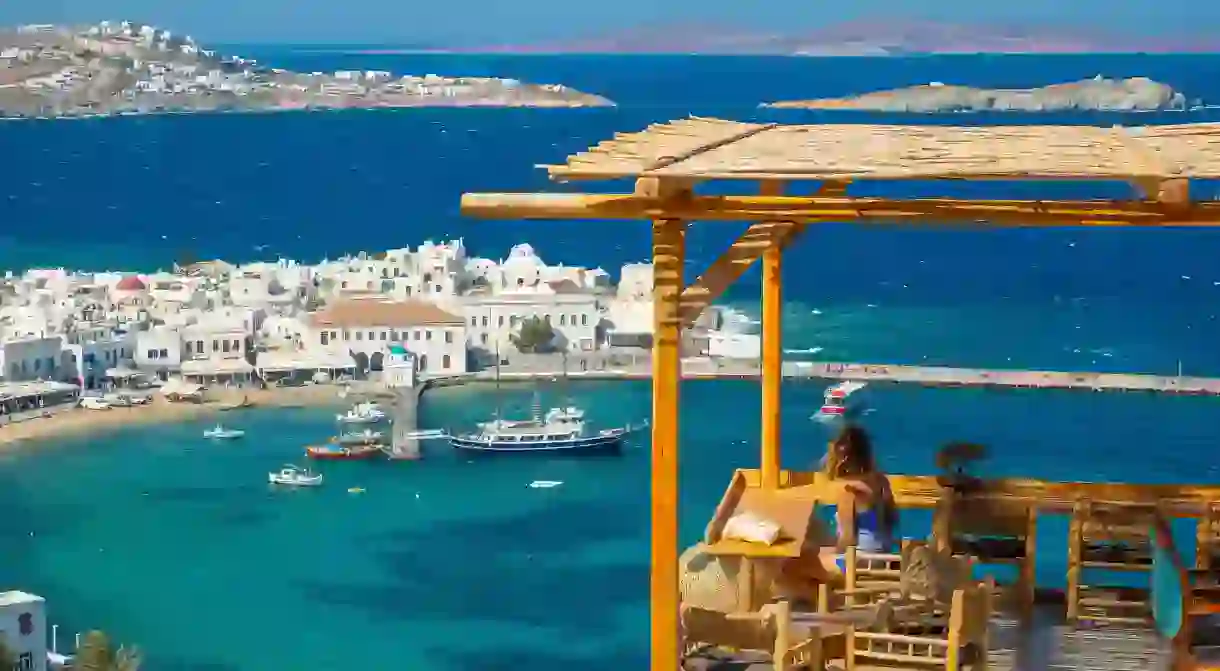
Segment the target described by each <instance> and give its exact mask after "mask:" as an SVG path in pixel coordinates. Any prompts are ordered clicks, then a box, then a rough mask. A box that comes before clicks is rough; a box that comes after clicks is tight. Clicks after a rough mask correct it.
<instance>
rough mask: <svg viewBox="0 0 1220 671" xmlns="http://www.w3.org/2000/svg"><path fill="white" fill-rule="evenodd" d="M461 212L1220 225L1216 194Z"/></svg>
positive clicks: (559, 206)
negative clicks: (1171, 198)
mask: <svg viewBox="0 0 1220 671" xmlns="http://www.w3.org/2000/svg"><path fill="white" fill-rule="evenodd" d="M1166 195H1169V194H1166ZM462 213H463V214H465V215H468V216H472V217H481V218H486V219H652V220H657V219H682V220H684V221H787V222H795V223H801V224H813V223H821V222H828V221H839V222H855V223H870V222H899V223H901V222H916V223H929V222H940V223H971V224H973V223H982V222H987V223H992V224H998V225H1006V226H1220V202H1199V203H1193V204H1189V205H1185V206H1180V205H1175V204H1172V203H1168V202H1160V201H1156V200H1132V201H1110V200H1068V201H1038V200H962V199H954V198H929V199H917V200H891V199H885V198H840V197H826V196H691V197H689V198H671V199H658V198H648V197H640V196H635V195H602V194H579V193H536V194H533V193H526V194H508V193H468V194H465V195H463V196H462Z"/></svg>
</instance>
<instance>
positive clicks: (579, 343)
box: [462, 280, 601, 360]
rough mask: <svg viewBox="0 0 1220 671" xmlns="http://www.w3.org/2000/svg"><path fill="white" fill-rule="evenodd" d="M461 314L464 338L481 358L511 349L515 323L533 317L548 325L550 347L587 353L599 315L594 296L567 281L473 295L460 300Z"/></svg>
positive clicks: (517, 325)
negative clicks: (464, 321)
mask: <svg viewBox="0 0 1220 671" xmlns="http://www.w3.org/2000/svg"><path fill="white" fill-rule="evenodd" d="M462 316H463V317H464V318H465V320H466V338H467V343H468V344H469V345H470V347H471V349H472V350H474V351H476V352H477V353H478V355H479V357H480V358H481V359H484V360H487V355H489V354H491V355H494V353H495V352H496V351H497V350H498V351H500V352H504V353H507V352H509V351H511V350H512V348H513V347H514V345H513V344H512V339H513V336H514V335H516V334H518V333H519V332H520V331H521V324H522V322H524V321H525V320H527V319H530V318H531V317H536V318H538V319H541V320H542V321H544V322H547V323H549V324H550V325H551V330H552V331H554V333H555V336H556V337H555V340H554V341H552V345H553V346H554V347H555V348H556V349H560V350H568V351H580V352H589V351H592V350H594V349H597V347H598V344H599V341H600V336H599V333H600V331H599V325H600V323H601V311H600V310H599V306H598V297H597V296H596V295H594V294H593V293H590V292H589V291H587V290H584V289H582V288H580V287H578V286H577V285H576V284H574V283H572V282H571V281H569V280H563V281H559V282H550V283H542V284H538V285H532V286H528V287H522V288H514V289H508V290H503V291H500V292H498V293H493V292H491V291H487V290H484V291H474V292H471V293H470V294H468V295H467V296H465V297H464V300H463V305H462Z"/></svg>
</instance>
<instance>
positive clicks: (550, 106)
mask: <svg viewBox="0 0 1220 671" xmlns="http://www.w3.org/2000/svg"><path fill="white" fill-rule="evenodd" d="M614 107H618V103H616V102H614V101H613V100H609V99H606V100H605V102H599V103H594V102H564V101H553V100H548V101H537V102H522V103H507V102H500V101H488V100H471V101H462V102H452V103H447V104H434V103H421V104H418V105H409V104H399V105H334V106H320V105H319V106H313V107H292V106H279V107H264V108H257V109H216V108H212V109H181V110H178V109H175V110H149V111H146V112H142V111H136V110H127V111H121V112H93V113H89V114H59V115H55V116H12V115H4V114H0V121H27V122H28V121H84V120H101V119H122V118H132V117H134V118H141V119H143V118H147V117H174V116H219V115H258V114H265V115H278V114H294V113H296V114H302V113H303V114H309V113H319V112H321V113H326V112H356V111H362V112H371V111H378V110H394V111H398V110H408V109H427V110H435V109H539V110H575V109H609V108H614Z"/></svg>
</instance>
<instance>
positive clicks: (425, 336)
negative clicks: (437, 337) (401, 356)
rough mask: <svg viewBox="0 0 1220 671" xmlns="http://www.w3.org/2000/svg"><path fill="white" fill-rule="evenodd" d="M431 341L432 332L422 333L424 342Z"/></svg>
mask: <svg viewBox="0 0 1220 671" xmlns="http://www.w3.org/2000/svg"><path fill="white" fill-rule="evenodd" d="M431 339H432V331H424V340H431Z"/></svg>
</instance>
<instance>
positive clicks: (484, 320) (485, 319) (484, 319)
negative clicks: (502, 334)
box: [483, 317, 487, 328]
mask: <svg viewBox="0 0 1220 671" xmlns="http://www.w3.org/2000/svg"><path fill="white" fill-rule="evenodd" d="M483 328H487V317H483Z"/></svg>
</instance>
